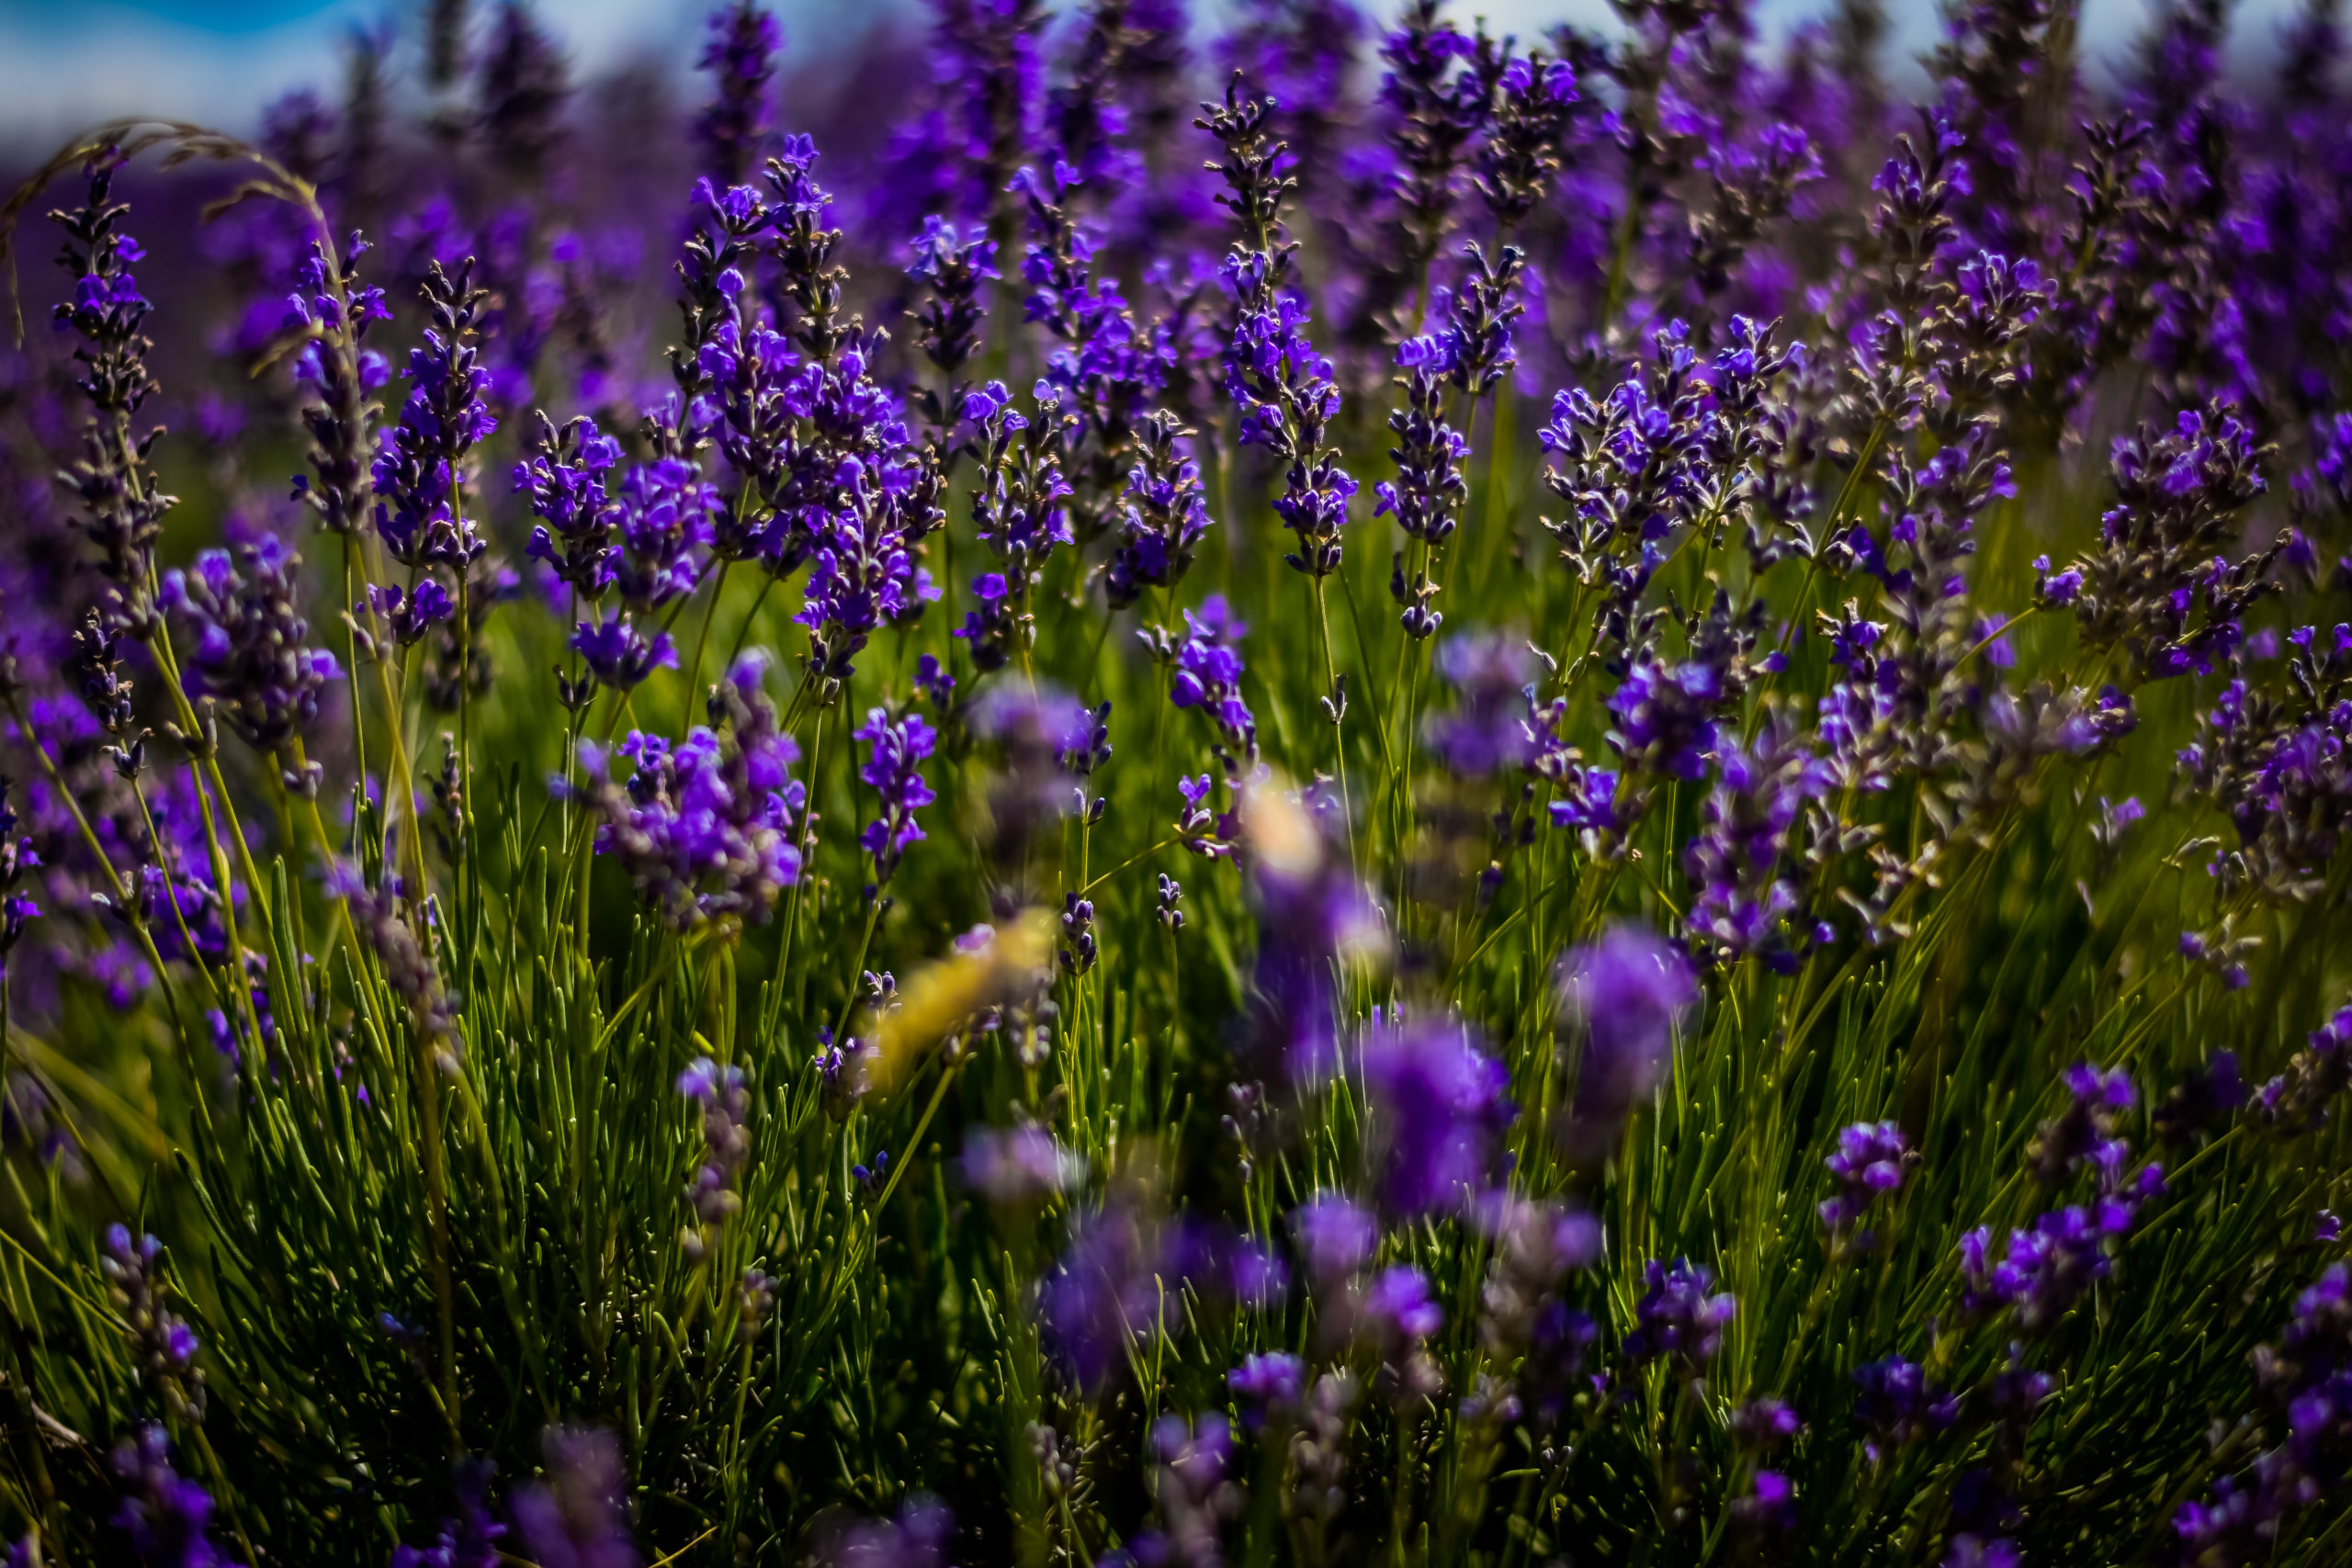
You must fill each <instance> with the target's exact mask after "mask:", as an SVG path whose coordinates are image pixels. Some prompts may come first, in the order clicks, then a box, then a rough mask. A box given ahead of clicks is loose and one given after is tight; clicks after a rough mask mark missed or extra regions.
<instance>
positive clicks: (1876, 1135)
mask: <svg viewBox="0 0 2352 1568" xmlns="http://www.w3.org/2000/svg"><path fill="white" fill-rule="evenodd" d="M1918 1161H1919V1156H1918V1155H1917V1152H1916V1151H1915V1150H1913V1149H1912V1148H1911V1146H1910V1145H1909V1144H1908V1143H1906V1142H1905V1139H1904V1136H1903V1129H1902V1128H1900V1127H1897V1126H1896V1125H1895V1124H1894V1122H1855V1123H1854V1124H1853V1125H1852V1126H1850V1127H1847V1128H1844V1129H1842V1130H1841V1131H1840V1132H1839V1133H1838V1152H1837V1153H1836V1154H1833V1155H1831V1156H1829V1157H1828V1158H1827V1159H1825V1160H1823V1161H1822V1162H1821V1163H1822V1164H1823V1165H1825V1166H1826V1167H1828V1168H1829V1174H1830V1177H1831V1178H1832V1179H1834V1180H1835V1181H1836V1182H1837V1183H1838V1190H1837V1192H1836V1193H1835V1194H1833V1195H1832V1196H1830V1197H1827V1198H1825V1199H1823V1200H1822V1201H1821V1205H1820V1214H1821V1223H1822V1224H1824V1225H1826V1226H1827V1227H1828V1229H1829V1236H1830V1241H1831V1243H1832V1245H1833V1246H1836V1247H1847V1246H1850V1247H1852V1248H1853V1249H1854V1250H1855V1251H1857V1252H1867V1251H1869V1250H1870V1249H1871V1247H1872V1246H1874V1245H1875V1244H1876V1238H1875V1236H1874V1235H1872V1233H1871V1232H1870V1231H1867V1230H1861V1231H1858V1230H1856V1229H1855V1228H1854V1227H1855V1226H1856V1224H1859V1223H1860V1220H1861V1218H1862V1216H1863V1214H1865V1213H1868V1212H1869V1210H1870V1206H1871V1202H1872V1201H1874V1200H1876V1199H1878V1198H1881V1197H1883V1196H1885V1195H1886V1194H1888V1193H1891V1192H1893V1191H1894V1190H1896V1189H1897V1188H1899V1187H1901V1186H1902V1185H1903V1173H1904V1172H1905V1170H1907V1169H1909V1168H1911V1167H1912V1166H1914V1165H1917V1163H1918Z"/></svg>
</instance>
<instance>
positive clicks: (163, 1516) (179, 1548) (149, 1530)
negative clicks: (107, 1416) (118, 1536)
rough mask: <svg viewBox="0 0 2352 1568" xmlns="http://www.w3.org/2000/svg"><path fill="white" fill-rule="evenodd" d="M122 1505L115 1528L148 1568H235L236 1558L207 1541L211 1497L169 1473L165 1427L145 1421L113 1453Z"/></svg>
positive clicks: (196, 1485) (169, 1450)
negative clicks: (127, 1539)
mask: <svg viewBox="0 0 2352 1568" xmlns="http://www.w3.org/2000/svg"><path fill="white" fill-rule="evenodd" d="M113 1470H114V1473H115V1479H116V1482H117V1483H118V1484H119V1486H120V1487H121V1492H122V1501H121V1503H120V1504H119V1506H117V1508H116V1510H115V1515H114V1524H115V1526H116V1528H117V1529H120V1530H121V1531H123V1533H124V1534H125V1535H127V1536H129V1537H130V1549H131V1551H133V1552H135V1553H137V1554H138V1557H139V1560H140V1562H143V1563H147V1564H150V1565H152V1568H234V1565H235V1562H236V1559H234V1558H233V1557H231V1556H230V1555H229V1554H228V1553H227V1552H226V1551H223V1550H222V1549H221V1548H220V1547H219V1546H217V1545H215V1544H214V1543H213V1540H212V1537H211V1524H212V1495H211V1494H210V1493H209V1492H207V1491H205V1489H204V1488H203V1487H201V1486H199V1485H198V1484H197V1483H195V1482H193V1481H190V1480H187V1478H186V1477H184V1476H182V1475H180V1474H179V1473H178V1472H176V1471H175V1470H173V1468H172V1446H171V1441H170V1439H169V1438H166V1437H164V1428H163V1427H160V1426H157V1425H156V1424H155V1423H153V1422H152V1421H150V1422H144V1423H142V1424H141V1425H140V1426H139V1427H137V1428H136V1429H135V1430H134V1431H133V1432H132V1434H131V1435H130V1437H128V1438H124V1439H123V1441H122V1442H121V1444H120V1445H119V1446H118V1447H117V1448H116V1449H115V1450H114V1454H113Z"/></svg>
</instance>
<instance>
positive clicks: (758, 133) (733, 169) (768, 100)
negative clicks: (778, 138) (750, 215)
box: [695, 0, 784, 186]
mask: <svg viewBox="0 0 2352 1568" xmlns="http://www.w3.org/2000/svg"><path fill="white" fill-rule="evenodd" d="M783 47H784V29H783V28H779V27H777V26H776V21H775V17H772V16H770V15H769V14H768V12H767V10H766V8H765V7H763V6H760V5H758V4H756V3H755V0H735V3H734V4H733V5H730V6H726V7H724V8H723V9H720V10H717V11H713V12H712V13H711V14H710V20H709V22H708V23H707V38H706V39H705V41H704V43H703V49H702V55H701V57H700V58H699V59H697V60H696V61H695V64H696V65H697V66H698V67H700V68H701V69H702V70H705V71H707V72H709V73H710V77H711V83H710V85H711V96H710V102H709V103H708V104H707V105H706V106H705V107H704V108H703V111H702V114H701V116H700V117H699V118H696V119H695V141H699V142H700V143H702V150H703V167H704V171H705V172H706V173H707V174H708V175H710V177H711V179H712V180H713V181H715V182H716V183H717V184H718V185H720V186H737V185H741V184H742V183H743V182H744V181H745V180H746V179H748V178H749V177H750V176H751V174H752V170H753V169H755V168H757V167H758V165H759V163H760V160H761V159H762V157H763V156H764V155H765V153H766V151H767V143H768V141H769V140H770V138H771V137H772V136H773V135H774V134H775V101H774V98H773V96H772V92H771V88H770V83H771V81H772V80H773V78H774V77H775V56H776V51H778V50H780V49H782V48H783Z"/></svg>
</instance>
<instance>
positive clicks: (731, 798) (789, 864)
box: [581, 650, 805, 930]
mask: <svg viewBox="0 0 2352 1568" xmlns="http://www.w3.org/2000/svg"><path fill="white" fill-rule="evenodd" d="M763 668H764V655H762V654H760V653H758V652H757V651H756V650H755V651H754V652H753V653H751V654H747V655H745V656H744V658H743V659H742V660H739V661H738V662H737V664H736V666H735V668H734V669H733V670H732V671H729V674H728V678H727V679H726V680H725V681H723V682H719V684H718V688H717V694H716V695H714V696H713V698H712V699H711V703H712V708H713V714H714V716H715V717H719V718H723V719H725V720H726V721H727V725H728V731H729V733H728V737H727V739H725V740H723V741H722V740H721V739H720V738H719V737H718V735H716V734H714V733H713V732H712V731H710V730H708V729H705V728H699V727H697V728H695V729H694V730H692V731H691V732H689V733H688V735H687V736H686V738H685V739H684V740H683V741H680V742H679V743H678V744H677V745H676V746H675V747H674V748H673V747H672V746H671V745H670V743H669V742H668V741H666V740H663V739H661V738H660V737H658V736H650V735H646V734H644V733H642V732H640V731H634V730H633V731H631V732H630V734H629V735H628V739H625V740H623V741H622V742H621V744H620V745H619V747H618V748H616V751H617V754H618V755H619V756H621V757H623V758H625V759H627V760H628V761H630V762H631V763H632V764H634V767H635V772H634V773H631V774H630V775H629V777H628V780H627V781H626V784H624V783H623V782H622V781H619V780H616V779H615V778H614V777H613V776H612V758H611V756H610V755H608V754H607V753H606V752H605V750H603V749H602V748H601V747H597V746H594V745H593V744H589V743H587V742H582V746H581V763H582V771H583V772H584V773H585V774H586V775H587V777H586V781H585V783H584V784H582V796H583V797H584V799H585V801H586V803H587V805H588V807H589V808H590V810H591V812H592V813H593V814H594V816H595V817H596V818H597V827H596V836H595V844H596V851H597V852H598V853H599V854H609V855H612V856H614V857H615V858H616V860H618V861H619V863H620V864H621V865H622V867H623V868H624V869H626V870H627V871H628V874H629V876H630V879H631V880H632V881H634V882H635V883H636V884H637V886H638V890H639V894H640V895H642V896H643V897H645V898H646V899H647V900H648V901H649V902H650V903H651V904H652V905H654V907H655V908H658V909H659V910H660V911H661V913H662V917H663V919H666V920H668V921H669V922H670V924H671V925H672V926H673V927H674V928H676V929H679V930H684V929H685V928H687V927H689V926H693V925H695V924H697V923H699V922H701V921H703V920H706V919H717V918H719V917H724V916H734V917H739V918H748V919H753V920H761V919H766V917H767V915H768V912H769V910H770V909H771V908H773V907H774V905H775V897H776V894H777V892H778V891H779V890H780V889H782V888H785V887H788V886H791V885H792V884H793V883H794V882H796V881H797V880H798V878H799V875H800V851H799V848H798V846H797V843H796V842H795V841H794V837H795V823H796V821H797V818H798V816H799V812H800V807H801V803H802V801H803V799H804V798H805V791H804V788H803V786H802V785H801V784H798V783H797V782H795V781H794V779H793V778H792V776H791V772H790V770H791V765H792V764H793V763H794V762H795V761H798V760H799V755H800V750H799V747H798V746H797V745H796V744H795V743H794V741H793V739H792V737H790V736H789V735H786V734H785V733H783V732H782V731H781V730H779V729H778V728H776V716H775V707H774V705H772V704H770V703H769V701H768V699H767V697H766V695H765V694H763V692H762V691H761V689H760V673H761V671H762V670H763Z"/></svg>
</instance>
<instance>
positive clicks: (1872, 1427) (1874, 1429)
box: [1854, 1356, 1960, 1464]
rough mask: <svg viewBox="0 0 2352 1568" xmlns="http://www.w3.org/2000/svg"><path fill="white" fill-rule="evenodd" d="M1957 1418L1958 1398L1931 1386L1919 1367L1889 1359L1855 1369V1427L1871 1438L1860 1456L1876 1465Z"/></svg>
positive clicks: (1901, 1360) (1911, 1362) (1922, 1369)
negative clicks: (1867, 1458)
mask: <svg viewBox="0 0 2352 1568" xmlns="http://www.w3.org/2000/svg"><path fill="white" fill-rule="evenodd" d="M1959 1418H1960V1399H1959V1396H1958V1395H1956V1394H1948V1393H1945V1392H1944V1391H1943V1390H1941V1389H1939V1388H1938V1387H1937V1386H1936V1385H1935V1384H1934V1383H1932V1382H1928V1374H1927V1371H1926V1369H1925V1368H1923V1367H1921V1366H1920V1365H1919V1364H1918V1363H1917V1362H1916V1361H1906V1360H1905V1359H1903V1358H1902V1357H1900V1356H1889V1357H1887V1358H1886V1359H1884V1360H1883V1361H1871V1362H1868V1363H1865V1364H1864V1365H1862V1366H1859V1367H1856V1368H1855V1369H1854V1421H1855V1424H1856V1425H1858V1426H1860V1427H1861V1428H1862V1430H1863V1431H1864V1432H1865V1433H1867V1434H1868V1438H1867V1440H1866V1441H1865V1442H1864V1443H1863V1445H1862V1452H1863V1453H1864V1454H1865V1455H1867V1456H1868V1457H1869V1459H1870V1461H1871V1463H1872V1464H1878V1463H1881V1462H1883V1461H1884V1460H1885V1459H1886V1458H1887V1457H1888V1456H1889V1454H1890V1452H1891V1450H1894V1449H1896V1448H1900V1447H1904V1446H1905V1445H1907V1444H1911V1443H1915V1442H1917V1441H1918V1440H1919V1439H1920V1438H1925V1437H1927V1436H1928V1435H1929V1434H1931V1433H1935V1432H1940V1431H1944V1430H1946V1429H1947V1428H1949V1427H1951V1424H1952V1423H1953V1422H1954V1421H1956V1420H1958V1419H1959Z"/></svg>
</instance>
